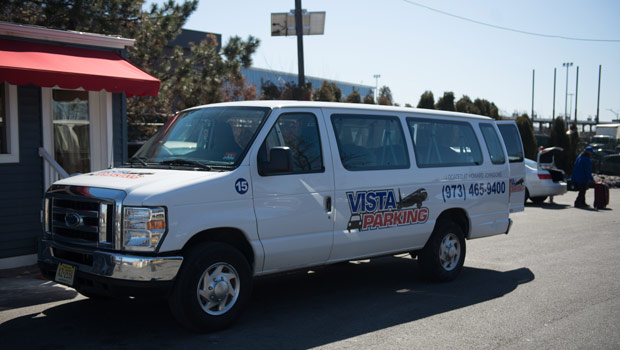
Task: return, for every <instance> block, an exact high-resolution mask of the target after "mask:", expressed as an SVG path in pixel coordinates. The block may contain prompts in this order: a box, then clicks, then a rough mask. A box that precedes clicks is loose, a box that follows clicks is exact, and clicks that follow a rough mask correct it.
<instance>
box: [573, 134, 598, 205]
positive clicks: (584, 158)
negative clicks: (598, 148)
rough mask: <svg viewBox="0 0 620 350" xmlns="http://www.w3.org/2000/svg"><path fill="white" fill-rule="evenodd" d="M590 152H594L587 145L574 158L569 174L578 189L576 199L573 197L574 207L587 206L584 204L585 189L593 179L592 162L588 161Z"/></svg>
mask: <svg viewBox="0 0 620 350" xmlns="http://www.w3.org/2000/svg"><path fill="white" fill-rule="evenodd" d="M592 153H594V149H593V148H592V147H591V146H588V147H586V149H585V150H584V151H583V153H581V154H580V155H579V157H577V160H575V167H574V168H573V175H571V180H573V183H574V184H575V187H576V188H577V190H578V191H579V194H578V195H577V199H575V208H585V207H587V206H588V205H587V204H586V191H587V190H588V184H589V183H590V182H593V181H594V178H593V177H592V163H591V162H590V156H591V155H592Z"/></svg>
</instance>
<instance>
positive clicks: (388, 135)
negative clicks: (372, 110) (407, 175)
mask: <svg viewBox="0 0 620 350" xmlns="http://www.w3.org/2000/svg"><path fill="white" fill-rule="evenodd" d="M332 124H333V126H334V133H335V134H336V141H337V142H338V152H339V153H340V160H341V161H342V165H343V166H344V167H345V169H348V170H376V169H403V168H408V167H409V154H408V153H407V146H406V144H405V137H404V133H403V129H402V126H401V124H400V120H399V119H398V118H396V117H387V116H371V115H333V116H332Z"/></svg>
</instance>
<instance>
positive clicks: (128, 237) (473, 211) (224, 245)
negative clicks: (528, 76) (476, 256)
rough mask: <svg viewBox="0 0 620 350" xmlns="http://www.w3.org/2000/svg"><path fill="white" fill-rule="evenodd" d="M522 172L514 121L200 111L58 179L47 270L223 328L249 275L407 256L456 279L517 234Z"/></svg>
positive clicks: (43, 261) (228, 106)
mask: <svg viewBox="0 0 620 350" xmlns="http://www.w3.org/2000/svg"><path fill="white" fill-rule="evenodd" d="M500 123H503V124H501V128H502V129H503V134H504V137H502V136H501V134H500V129H499V128H498V124H500ZM504 139H505V140H506V143H505V142H504ZM523 177H524V166H523V147H522V145H521V138H520V137H519V132H518V129H517V128H516V125H515V124H514V123H513V122H495V121H494V120H492V119H489V118H486V117H481V116H474V115H468V114H462V113H451V112H443V111H435V110H422V109H414V108H397V107H379V106H374V105H370V106H369V105H360V104H338V103H314V102H294V101H253V102H239V103H222V104H213V105H208V106H201V107H196V108H190V109H187V110H185V111H182V112H180V113H178V114H177V115H176V116H175V117H174V118H172V119H171V120H170V121H169V122H168V123H167V124H166V125H165V126H164V127H162V129H161V130H160V131H159V132H158V133H157V134H156V135H155V136H153V137H152V138H151V139H150V140H149V141H148V142H147V143H146V144H145V145H144V146H143V147H142V148H141V149H140V150H139V151H138V152H137V153H136V154H135V156H133V157H132V158H131V159H130V160H129V163H127V164H126V165H124V166H122V167H120V168H115V169H109V170H103V171H97V172H94V173H90V174H84V175H78V176H74V177H70V178H67V179H64V180H61V181H58V182H56V183H55V184H54V185H52V186H51V188H50V189H49V190H48V192H47V194H46V196H45V200H44V215H43V221H44V231H45V232H44V235H43V238H42V240H41V244H40V249H39V265H40V268H41V270H42V271H43V272H44V273H45V275H46V276H48V277H49V278H50V279H53V280H55V281H57V282H60V283H63V284H66V285H69V286H72V287H74V288H75V289H76V290H77V291H78V292H80V293H82V294H84V295H86V296H91V297H98V296H104V295H109V294H113V295H114V294H125V295H127V294H129V295H137V294H141V293H144V292H160V293H166V294H165V295H167V296H168V297H169V303H170V306H171V310H172V312H173V314H174V315H175V317H176V318H177V319H178V320H179V321H180V322H181V323H182V324H184V325H185V326H187V327H189V328H191V329H194V330H198V331H208V330H214V329H220V328H223V327H226V326H228V325H230V324H231V323H232V322H233V321H234V320H235V319H236V318H237V317H238V315H239V314H240V312H241V310H242V309H243V307H244V306H245V304H246V303H247V301H248V299H249V296H250V293H251V289H252V279H253V277H254V276H261V275H267V274H273V273H278V272H282V271H288V270H294V269H302V268H309V267H312V266H317V265H326V264H331V263H337V262H342V261H349V260H355V259H362V258H369V257H376V256H385V255H392V254H399V253H404V252H409V253H411V255H412V256H413V257H417V261H418V266H419V268H420V271H421V273H422V274H423V275H424V276H427V277H428V278H429V279H431V280H435V281H449V280H452V279H454V278H456V277H457V275H458V274H459V272H461V270H462V267H463V262H464V261H465V251H466V249H465V244H466V240H467V239H473V238H480V237H486V236H492V235H497V234H503V233H508V231H509V229H510V226H511V223H512V221H511V220H510V219H509V213H510V212H512V211H520V210H523V203H524V197H523V196H524V186H523Z"/></svg>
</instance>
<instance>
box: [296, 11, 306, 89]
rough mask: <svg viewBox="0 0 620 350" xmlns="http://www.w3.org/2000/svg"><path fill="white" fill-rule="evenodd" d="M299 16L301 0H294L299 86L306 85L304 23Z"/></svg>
mask: <svg viewBox="0 0 620 350" xmlns="http://www.w3.org/2000/svg"><path fill="white" fill-rule="evenodd" d="M302 21H303V20H302V18H301V0H295V34H297V67H298V80H297V81H298V85H299V87H302V86H305V85H306V76H305V74H304V24H303V22H302Z"/></svg>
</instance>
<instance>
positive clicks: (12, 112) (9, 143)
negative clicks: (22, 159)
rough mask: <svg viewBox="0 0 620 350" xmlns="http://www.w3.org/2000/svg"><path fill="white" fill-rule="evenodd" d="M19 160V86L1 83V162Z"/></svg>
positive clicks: (16, 161)
mask: <svg viewBox="0 0 620 350" xmlns="http://www.w3.org/2000/svg"><path fill="white" fill-rule="evenodd" d="M18 162H19V129H18V127H17V88H16V87H15V86H13V85H9V84H8V83H6V82H5V83H0V163H18Z"/></svg>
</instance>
